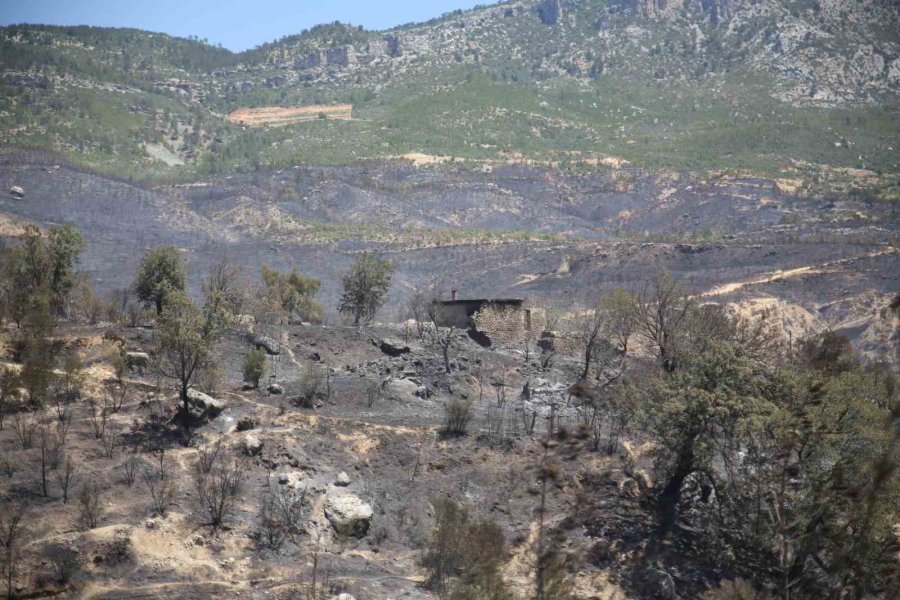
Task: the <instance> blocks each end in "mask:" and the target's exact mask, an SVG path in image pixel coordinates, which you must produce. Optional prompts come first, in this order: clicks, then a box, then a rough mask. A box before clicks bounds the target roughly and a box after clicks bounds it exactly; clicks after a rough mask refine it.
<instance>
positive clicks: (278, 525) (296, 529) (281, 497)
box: [256, 487, 309, 550]
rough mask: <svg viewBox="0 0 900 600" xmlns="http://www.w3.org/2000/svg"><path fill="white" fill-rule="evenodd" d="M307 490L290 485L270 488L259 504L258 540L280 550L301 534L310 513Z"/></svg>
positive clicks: (272, 548) (270, 547) (264, 544)
mask: <svg viewBox="0 0 900 600" xmlns="http://www.w3.org/2000/svg"><path fill="white" fill-rule="evenodd" d="M308 508H309V505H308V503H307V501H306V490H305V489H304V490H302V491H298V490H293V489H291V488H288V487H278V488H275V489H272V490H270V491H269V492H268V493H267V494H266V495H265V496H263V498H262V502H261V503H260V506H259V527H258V529H257V532H256V538H257V541H258V542H259V543H260V544H262V545H263V546H265V547H266V548H269V549H271V550H278V549H279V548H281V546H282V545H283V544H284V542H285V541H287V540H289V539H294V536H297V535H300V533H301V532H302V524H303V521H304V520H305V518H306V515H307V513H308Z"/></svg>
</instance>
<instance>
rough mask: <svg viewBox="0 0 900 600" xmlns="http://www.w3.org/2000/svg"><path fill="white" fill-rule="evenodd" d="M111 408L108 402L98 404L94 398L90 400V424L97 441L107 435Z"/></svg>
mask: <svg viewBox="0 0 900 600" xmlns="http://www.w3.org/2000/svg"><path fill="white" fill-rule="evenodd" d="M109 414H110V408H109V406H108V405H107V402H106V400H105V399H104V401H103V402H102V403H98V402H97V401H96V400H94V399H93V398H90V399H88V417H87V419H88V424H89V425H90V426H91V432H92V433H93V434H94V437H95V438H96V439H98V440H99V439H100V438H102V437H103V435H104V434H105V433H106V424H107V423H108V422H109Z"/></svg>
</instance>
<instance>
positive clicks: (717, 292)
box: [701, 248, 900, 298]
mask: <svg viewBox="0 0 900 600" xmlns="http://www.w3.org/2000/svg"><path fill="white" fill-rule="evenodd" d="M898 252H900V249H897V248H888V249H887V250H882V251H880V252H870V253H868V254H861V255H858V256H851V257H849V258H842V259H840V260H835V261H832V262H827V263H822V264H821V265H808V266H805V267H797V268H796V269H788V270H786V271H781V270H779V271H772V272H770V273H766V274H765V275H762V276H761V277H757V278H755V279H751V280H749V281H738V282H734V283H726V284H724V285H720V286H717V287H714V288H712V289H711V290H707V291H706V292H703V294H701V296H702V297H704V298H709V297H711V296H725V295H728V294H733V293H734V292H736V291H738V290H741V289H743V288H745V287H749V286H751V285H759V284H764V283H772V282H775V281H781V280H784V279H792V278H795V277H803V276H804V275H821V274H824V273H827V272H829V271H831V270H832V269H834V267H838V266H841V265H846V264H850V263H853V262H854V261H857V260H861V259H864V258H876V257H879V256H889V255H892V254H897V253H898Z"/></svg>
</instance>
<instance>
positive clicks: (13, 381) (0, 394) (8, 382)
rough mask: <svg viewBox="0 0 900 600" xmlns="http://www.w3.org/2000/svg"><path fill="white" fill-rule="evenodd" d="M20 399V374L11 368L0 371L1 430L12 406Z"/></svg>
mask: <svg viewBox="0 0 900 600" xmlns="http://www.w3.org/2000/svg"><path fill="white" fill-rule="evenodd" d="M18 399H19V374H18V373H17V372H16V371H15V370H14V369H12V368H11V367H3V368H2V369H0V430H2V429H3V418H4V417H5V416H6V411H7V410H9V408H10V406H11V405H12V404H13V403H14V402H16V401H17V400H18Z"/></svg>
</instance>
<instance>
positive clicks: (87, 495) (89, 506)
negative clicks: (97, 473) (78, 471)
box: [78, 479, 103, 529]
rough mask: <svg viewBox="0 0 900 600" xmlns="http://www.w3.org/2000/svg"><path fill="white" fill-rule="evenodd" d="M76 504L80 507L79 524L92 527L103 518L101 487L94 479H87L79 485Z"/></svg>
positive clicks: (88, 527)
mask: <svg viewBox="0 0 900 600" xmlns="http://www.w3.org/2000/svg"><path fill="white" fill-rule="evenodd" d="M78 505H79V506H80V508H81V525H82V526H83V527H84V528H86V529H93V528H95V527H96V526H97V524H98V523H100V519H102V518H103V489H102V487H101V486H100V482H99V481H97V480H96V479H89V480H88V481H85V482H84V483H83V484H82V485H81V490H80V491H79V492H78Z"/></svg>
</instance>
